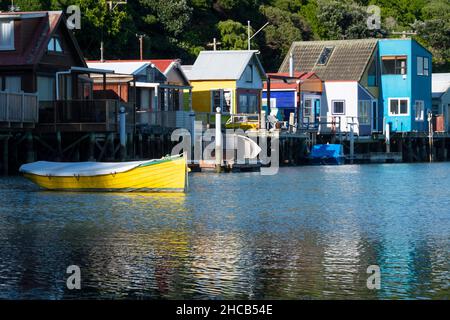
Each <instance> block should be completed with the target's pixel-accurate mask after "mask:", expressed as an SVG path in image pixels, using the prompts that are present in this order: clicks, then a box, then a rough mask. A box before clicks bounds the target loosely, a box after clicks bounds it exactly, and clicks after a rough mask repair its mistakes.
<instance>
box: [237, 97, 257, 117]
mask: <svg viewBox="0 0 450 320" xmlns="http://www.w3.org/2000/svg"><path fill="white" fill-rule="evenodd" d="M238 110H239V113H246V114H253V113H258V96H257V95H256V94H241V95H239V109H238Z"/></svg>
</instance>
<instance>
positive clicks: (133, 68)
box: [87, 61, 150, 75]
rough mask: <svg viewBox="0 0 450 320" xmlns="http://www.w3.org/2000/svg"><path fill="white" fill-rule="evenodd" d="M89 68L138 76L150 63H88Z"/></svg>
mask: <svg viewBox="0 0 450 320" xmlns="http://www.w3.org/2000/svg"><path fill="white" fill-rule="evenodd" d="M87 64H88V66H89V68H96V69H107V70H113V71H114V72H115V73H120V74H132V75H136V74H138V73H139V72H141V71H142V70H143V69H145V68H147V67H148V66H149V65H150V63H149V62H145V61H126V62H124V61H105V62H91V61H87Z"/></svg>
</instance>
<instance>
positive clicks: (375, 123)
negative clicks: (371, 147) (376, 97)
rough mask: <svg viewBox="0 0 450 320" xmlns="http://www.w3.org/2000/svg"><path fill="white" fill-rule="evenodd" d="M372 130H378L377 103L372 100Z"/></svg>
mask: <svg viewBox="0 0 450 320" xmlns="http://www.w3.org/2000/svg"><path fill="white" fill-rule="evenodd" d="M372 131H374V132H375V131H378V103H377V102H376V101H372Z"/></svg>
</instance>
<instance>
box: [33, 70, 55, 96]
mask: <svg viewBox="0 0 450 320" xmlns="http://www.w3.org/2000/svg"><path fill="white" fill-rule="evenodd" d="M37 88H38V99H39V101H52V100H55V78H54V77H47V76H38V77H37Z"/></svg>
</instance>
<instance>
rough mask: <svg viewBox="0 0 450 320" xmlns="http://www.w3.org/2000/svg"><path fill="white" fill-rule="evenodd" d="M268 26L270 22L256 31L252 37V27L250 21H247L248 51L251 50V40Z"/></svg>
mask: <svg viewBox="0 0 450 320" xmlns="http://www.w3.org/2000/svg"><path fill="white" fill-rule="evenodd" d="M269 24H270V22H267V23H266V24H265V25H263V26H262V27H261V28H260V29H259V30H258V31H256V32H255V33H254V34H253V35H251V33H252V27H251V25H250V20H249V21H247V37H248V50H249V51H250V50H252V42H251V40H252V39H253V38H254V37H255V36H256V35H257V34H258V33H260V32H261V31H262V30H263V29H264V28H265V27H267V26H268V25H269Z"/></svg>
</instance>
